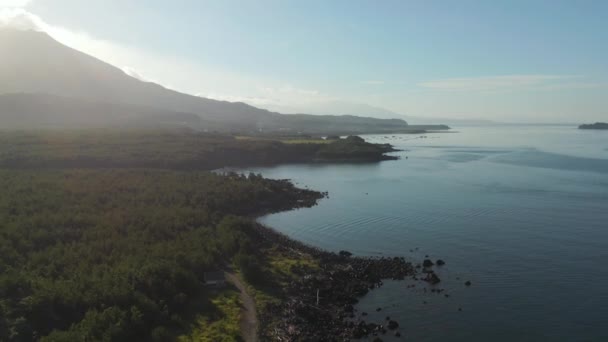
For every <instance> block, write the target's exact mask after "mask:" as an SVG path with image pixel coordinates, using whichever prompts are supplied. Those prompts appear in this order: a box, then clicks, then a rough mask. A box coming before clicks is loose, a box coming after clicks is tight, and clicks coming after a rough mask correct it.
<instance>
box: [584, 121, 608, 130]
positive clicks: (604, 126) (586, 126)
mask: <svg viewBox="0 0 608 342" xmlns="http://www.w3.org/2000/svg"><path fill="white" fill-rule="evenodd" d="M578 129H608V123H606V122H596V123H594V124H584V125H580V126H578Z"/></svg>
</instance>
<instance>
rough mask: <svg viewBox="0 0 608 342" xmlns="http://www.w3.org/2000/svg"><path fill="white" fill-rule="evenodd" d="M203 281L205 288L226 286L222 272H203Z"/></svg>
mask: <svg viewBox="0 0 608 342" xmlns="http://www.w3.org/2000/svg"><path fill="white" fill-rule="evenodd" d="M203 279H204V280H205V285H206V286H212V287H224V285H226V276H225V275H224V272H222V271H214V272H205V273H204V274H203Z"/></svg>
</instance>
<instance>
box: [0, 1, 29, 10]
mask: <svg viewBox="0 0 608 342" xmlns="http://www.w3.org/2000/svg"><path fill="white" fill-rule="evenodd" d="M31 2H32V1H31V0H0V8H3V7H13V8H14V7H25V6H27V5H29V4H30V3H31Z"/></svg>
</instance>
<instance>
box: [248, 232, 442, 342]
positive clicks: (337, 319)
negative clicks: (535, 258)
mask: <svg viewBox="0 0 608 342" xmlns="http://www.w3.org/2000/svg"><path fill="white" fill-rule="evenodd" d="M255 233H256V235H257V236H258V238H259V239H261V241H260V242H262V243H269V244H273V245H275V246H278V248H280V249H281V251H282V252H283V253H289V254H290V255H293V256H294V257H302V256H303V255H304V254H307V255H310V256H312V257H313V258H314V259H315V260H318V261H319V262H318V264H319V268H309V267H300V268H299V269H297V270H294V272H296V273H297V274H298V277H297V278H296V280H293V281H291V282H290V283H289V284H288V285H287V286H286V287H285V288H284V289H283V290H282V293H281V294H279V295H280V297H281V298H282V302H281V303H280V304H277V305H271V306H270V307H269V308H267V310H265V311H266V312H262V313H261V320H262V322H263V325H265V326H267V327H268V326H270V325H272V328H271V329H262V330H263V331H262V336H261V337H262V339H263V340H274V341H321V340H323V341H350V340H352V339H360V338H365V337H373V336H375V338H376V340H375V341H381V336H382V335H385V334H392V335H393V336H401V332H399V330H398V329H399V323H398V322H396V321H394V320H390V317H387V320H386V321H384V322H367V321H366V319H365V318H366V316H367V313H365V312H358V311H357V309H356V308H355V305H356V304H357V303H358V301H359V299H360V298H361V297H363V296H365V295H366V294H367V293H368V292H369V291H371V290H373V289H376V288H379V287H381V286H382V284H383V283H382V281H383V280H385V279H393V280H403V279H405V278H406V277H411V278H412V279H416V280H420V281H426V282H428V283H430V284H432V285H435V284H437V283H439V282H440V279H439V277H438V276H437V275H436V274H435V273H434V272H433V271H432V269H431V267H432V266H433V265H431V264H434V263H433V262H431V261H430V260H425V262H424V263H423V264H424V266H422V264H418V265H414V264H412V263H411V262H408V261H406V260H405V258H403V257H392V258H389V257H378V258H374V257H358V256H352V255H351V253H349V252H347V251H341V252H339V253H332V252H328V251H324V250H321V249H319V248H315V247H311V246H308V245H306V244H304V243H302V242H299V241H295V240H293V239H291V238H289V237H287V236H286V235H284V234H281V233H279V232H276V231H275V230H273V229H271V228H268V227H266V226H263V225H261V224H256V225H255ZM429 263H430V264H429ZM439 263H443V261H440V262H439ZM425 266H426V267H425ZM421 274H424V275H421ZM437 291H440V290H439V289H437ZM441 291H442V290H441Z"/></svg>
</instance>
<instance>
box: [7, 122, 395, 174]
mask: <svg viewBox="0 0 608 342" xmlns="http://www.w3.org/2000/svg"><path fill="white" fill-rule="evenodd" d="M322 142H327V141H325V140H322V139H319V138H317V139H313V138H310V137H306V136H304V137H302V136H296V137H280V136H274V137H268V136H253V137H234V136H231V135H221V134H210V133H197V132H192V131H179V130H174V131H169V130H164V131H158V130H149V131H142V130H138V131H131V130H119V131H112V130H83V131H52V130H49V131H5V132H2V131H0V167H5V168H7V167H9V168H33V167H37V168H43V167H86V168H89V167H94V168H97V167H121V168H122V167H138V168H139V167H151V168H170V169H199V170H200V169H205V170H210V169H216V168H222V167H225V166H251V165H268V164H278V163H298V162H314V161H319V160H323V161H344V160H357V161H380V160H385V159H392V158H394V157H390V156H386V155H385V153H386V152H390V151H392V148H391V146H390V145H379V144H370V143H367V142H365V141H363V139H360V138H357V137H350V138H347V139H338V140H335V141H332V142H330V143H322Z"/></svg>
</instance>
